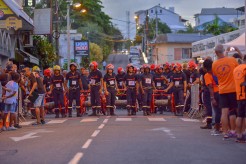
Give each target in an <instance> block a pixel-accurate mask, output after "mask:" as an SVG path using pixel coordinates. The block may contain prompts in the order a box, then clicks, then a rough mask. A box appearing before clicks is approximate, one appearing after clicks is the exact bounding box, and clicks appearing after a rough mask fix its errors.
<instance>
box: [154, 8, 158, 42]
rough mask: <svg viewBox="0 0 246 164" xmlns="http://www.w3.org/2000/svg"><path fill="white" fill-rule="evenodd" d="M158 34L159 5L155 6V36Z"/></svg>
mask: <svg viewBox="0 0 246 164" xmlns="http://www.w3.org/2000/svg"><path fill="white" fill-rule="evenodd" d="M157 36H158V17H157V6H156V8H155V38H157Z"/></svg>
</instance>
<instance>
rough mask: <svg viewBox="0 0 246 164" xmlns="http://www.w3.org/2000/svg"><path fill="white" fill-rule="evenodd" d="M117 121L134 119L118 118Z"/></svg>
mask: <svg viewBox="0 0 246 164" xmlns="http://www.w3.org/2000/svg"><path fill="white" fill-rule="evenodd" d="M115 121H132V118H116V120H115Z"/></svg>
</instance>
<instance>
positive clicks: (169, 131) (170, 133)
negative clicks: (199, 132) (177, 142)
mask: <svg viewBox="0 0 246 164" xmlns="http://www.w3.org/2000/svg"><path fill="white" fill-rule="evenodd" d="M152 130H153V131H163V132H165V133H166V134H167V135H168V136H169V137H170V138H172V139H175V138H176V137H175V136H174V134H173V133H172V132H171V130H170V129H168V128H165V127H162V128H156V129H152Z"/></svg>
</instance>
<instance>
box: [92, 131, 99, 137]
mask: <svg viewBox="0 0 246 164" xmlns="http://www.w3.org/2000/svg"><path fill="white" fill-rule="evenodd" d="M99 133H100V130H95V131H94V133H93V134H92V135H91V137H96V136H97V135H98V134H99Z"/></svg>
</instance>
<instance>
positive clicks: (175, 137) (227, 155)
mask: <svg viewBox="0 0 246 164" xmlns="http://www.w3.org/2000/svg"><path fill="white" fill-rule="evenodd" d="M116 113H117V115H118V116H117V117H106V116H101V117H87V116H84V117H83V118H75V117H74V118H64V119H54V118H53V117H51V116H47V117H48V118H47V124H46V125H43V126H32V125H30V124H31V122H29V125H28V123H26V125H24V124H23V125H24V126H23V128H22V129H20V130H17V131H7V132H2V133H1V134H0V136H1V142H0V147H1V150H0V161H1V163H37V164H38V163H40V164H43V163H69V162H71V163H77V162H78V163H93V164H97V163H101V164H102V163H105V164H106V163H109V164H115V163H118V164H125V163H136V164H138V163H146V164H150V163H153V164H157V163H166V162H167V163H175V164H176V163H195V164H197V163H207V162H208V161H209V163H216V164H220V163H221V164H222V163H223V164H227V163H232V162H236V163H238V164H244V163H245V160H246V157H245V152H246V147H245V145H244V144H237V143H235V141H234V140H230V141H223V140H222V137H221V136H211V135H210V130H201V129H200V128H199V126H200V125H201V122H200V120H190V119H184V118H182V117H175V116H172V115H171V114H170V113H165V115H153V116H149V117H143V116H142V112H139V113H138V115H137V116H132V117H131V116H125V115H126V111H124V110H117V112H116ZM23 136H24V137H23Z"/></svg>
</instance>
